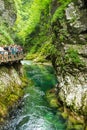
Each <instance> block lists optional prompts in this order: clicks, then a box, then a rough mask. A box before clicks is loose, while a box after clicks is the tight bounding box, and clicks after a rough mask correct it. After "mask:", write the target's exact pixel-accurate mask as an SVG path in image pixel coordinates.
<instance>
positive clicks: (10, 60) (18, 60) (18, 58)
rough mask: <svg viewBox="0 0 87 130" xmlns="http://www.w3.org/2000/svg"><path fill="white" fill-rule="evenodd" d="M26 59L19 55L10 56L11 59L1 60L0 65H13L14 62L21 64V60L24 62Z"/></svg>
mask: <svg viewBox="0 0 87 130" xmlns="http://www.w3.org/2000/svg"><path fill="white" fill-rule="evenodd" d="M23 58H24V54H19V55H10V56H9V58H8V57H7V58H6V57H5V58H3V60H2V59H0V65H3V64H12V63H14V62H16V63H17V62H20V61H21V60H23Z"/></svg>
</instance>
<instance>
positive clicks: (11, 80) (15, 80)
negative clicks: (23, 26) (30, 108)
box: [0, 0, 25, 123]
mask: <svg viewBox="0 0 87 130" xmlns="http://www.w3.org/2000/svg"><path fill="white" fill-rule="evenodd" d="M15 20H16V9H15V4H14V1H13V0H0V45H3V44H11V43H14V41H13V39H12V37H11V29H12V25H13V24H14V22H15ZM23 79H24V76H23V72H22V67H21V64H20V63H18V64H16V63H14V64H13V65H9V64H3V65H1V64H0V123H1V121H3V117H6V116H7V115H8V113H9V109H11V108H12V107H13V106H14V105H15V103H17V101H18V99H19V98H20V97H21V96H22V94H23V90H22V88H23V86H25V84H24V81H23Z"/></svg>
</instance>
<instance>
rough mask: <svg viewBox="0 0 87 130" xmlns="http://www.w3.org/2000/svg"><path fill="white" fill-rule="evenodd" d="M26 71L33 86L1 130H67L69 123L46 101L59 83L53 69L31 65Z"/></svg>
mask: <svg viewBox="0 0 87 130" xmlns="http://www.w3.org/2000/svg"><path fill="white" fill-rule="evenodd" d="M25 63H26V62H25ZM25 70H26V73H27V77H28V78H29V79H31V80H32V81H33V85H32V86H27V87H26V89H25V95H24V97H23V101H22V103H21V104H20V107H19V108H17V110H16V111H15V112H14V113H13V114H12V115H11V117H10V119H8V121H7V122H6V125H4V127H1V128H0V130H66V127H67V126H66V124H67V123H66V122H67V121H66V120H64V119H63V118H62V116H61V113H60V112H59V111H58V110H56V109H53V108H51V107H50V106H49V104H48V102H47V101H46V99H45V93H46V91H47V90H49V89H50V88H52V87H54V85H55V84H56V83H57V79H56V77H55V74H54V70H53V68H52V67H51V66H43V65H33V64H30V63H29V64H27V65H26V67H25Z"/></svg>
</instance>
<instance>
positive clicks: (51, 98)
mask: <svg viewBox="0 0 87 130" xmlns="http://www.w3.org/2000/svg"><path fill="white" fill-rule="evenodd" d="M46 98H47V100H48V102H49V104H50V106H51V107H54V108H58V107H59V104H58V100H57V97H56V95H55V92H54V90H50V91H48V92H47V93H46Z"/></svg>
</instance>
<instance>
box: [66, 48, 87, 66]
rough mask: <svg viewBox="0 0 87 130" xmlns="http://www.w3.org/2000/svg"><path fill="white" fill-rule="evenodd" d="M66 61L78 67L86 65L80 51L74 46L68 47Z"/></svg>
mask: <svg viewBox="0 0 87 130" xmlns="http://www.w3.org/2000/svg"><path fill="white" fill-rule="evenodd" d="M65 62H66V63H68V64H71V63H73V64H74V65H75V66H77V67H78V66H83V65H85V63H84V62H83V61H82V60H81V59H80V57H79V54H78V51H77V50H75V49H73V48H69V49H68V51H67V54H66V55H65Z"/></svg>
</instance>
